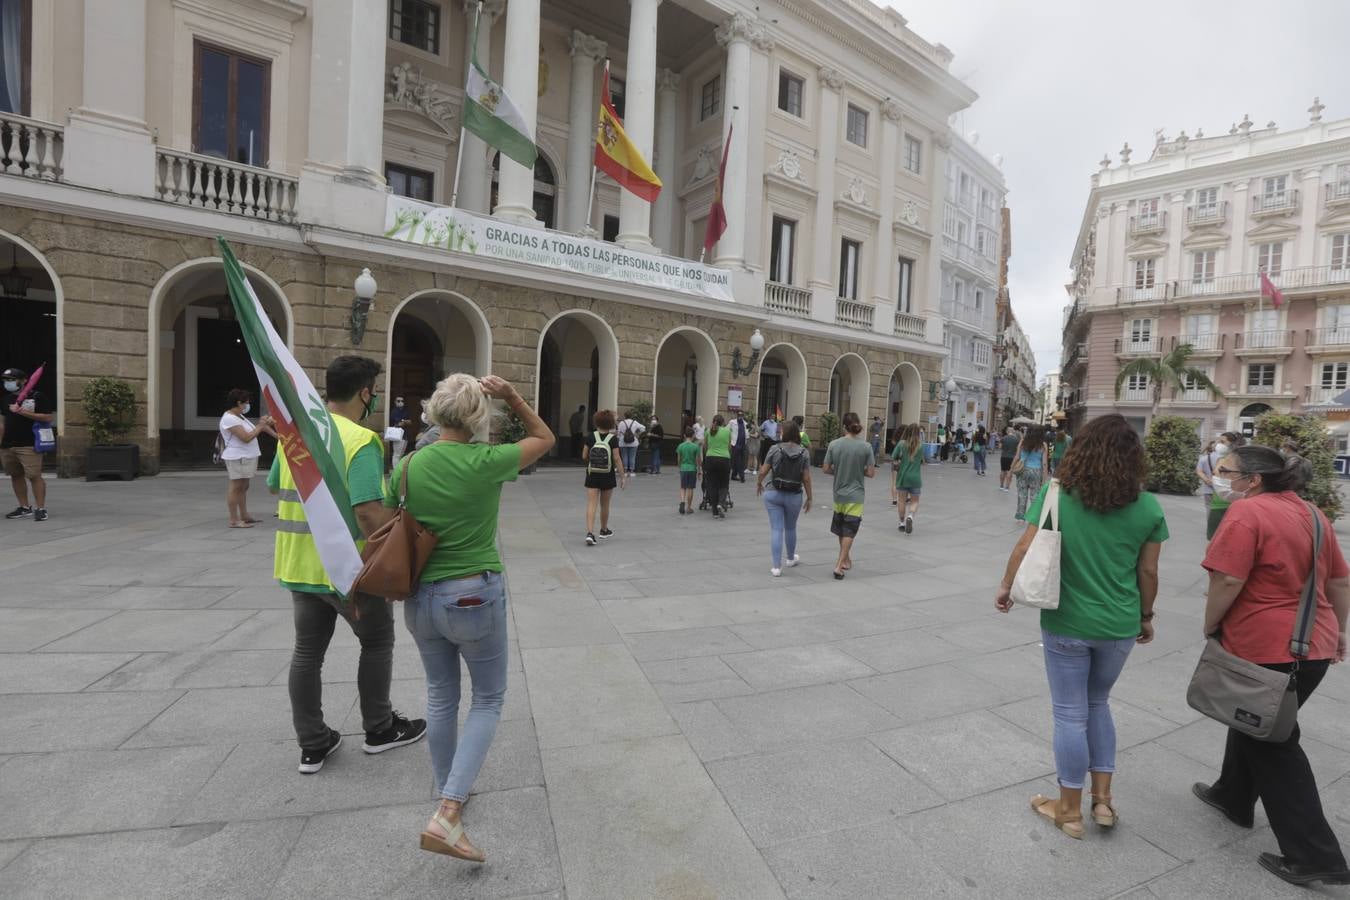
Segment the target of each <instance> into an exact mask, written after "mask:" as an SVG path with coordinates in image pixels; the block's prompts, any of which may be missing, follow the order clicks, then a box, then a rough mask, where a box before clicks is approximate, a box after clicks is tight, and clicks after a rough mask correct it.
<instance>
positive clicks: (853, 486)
mask: <svg viewBox="0 0 1350 900" xmlns="http://www.w3.org/2000/svg"><path fill="white" fill-rule="evenodd" d="M876 464H877V459H876V457H875V456H874V455H873V454H872V445H871V444H869V443H868V442H867V441H865V440H862V439H861V438H854V437H841V438H835V439H834V440H832V441H830V445H829V446H828V447H826V448H825V465H827V466H833V467H834V502H835V503H862V502H863V479H864V478H866V477H867V470H868V469H870V468H872V467H873V466H875V465H876Z"/></svg>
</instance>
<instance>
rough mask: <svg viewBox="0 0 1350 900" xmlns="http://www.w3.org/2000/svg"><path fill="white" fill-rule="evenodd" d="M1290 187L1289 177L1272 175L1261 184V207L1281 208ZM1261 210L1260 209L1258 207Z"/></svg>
mask: <svg viewBox="0 0 1350 900" xmlns="http://www.w3.org/2000/svg"><path fill="white" fill-rule="evenodd" d="M1288 187H1289V176H1288V175H1272V176H1270V177H1269V178H1266V179H1265V180H1264V181H1262V183H1261V206H1280V205H1281V204H1283V203H1284V200H1285V197H1284V193H1285V191H1286V190H1287V189H1288ZM1258 208H1259V207H1258Z"/></svg>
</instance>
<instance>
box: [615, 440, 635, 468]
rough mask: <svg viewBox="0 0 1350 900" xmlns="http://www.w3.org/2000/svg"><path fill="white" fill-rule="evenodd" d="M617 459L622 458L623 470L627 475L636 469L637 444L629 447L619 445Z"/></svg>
mask: <svg viewBox="0 0 1350 900" xmlns="http://www.w3.org/2000/svg"><path fill="white" fill-rule="evenodd" d="M619 459H621V460H623V470H624V471H625V472H627V473H628V474H629V475H632V474H633V473H634V472H636V471H637V444H634V445H633V446H631V447H619Z"/></svg>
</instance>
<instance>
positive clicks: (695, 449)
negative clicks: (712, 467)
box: [675, 441, 699, 472]
mask: <svg viewBox="0 0 1350 900" xmlns="http://www.w3.org/2000/svg"><path fill="white" fill-rule="evenodd" d="M698 454H699V446H698V444H696V443H694V442H693V441H681V442H680V445H679V446H678V447H676V448H675V456H676V457H678V458H679V460H680V471H681V472H697V471H698Z"/></svg>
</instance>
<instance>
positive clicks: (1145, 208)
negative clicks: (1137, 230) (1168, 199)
mask: <svg viewBox="0 0 1350 900" xmlns="http://www.w3.org/2000/svg"><path fill="white" fill-rule="evenodd" d="M1158 202H1159V200H1158V198H1157V197H1150V198H1149V199H1147V200H1140V201H1139V217H1138V218H1137V219H1136V220H1135V221H1137V222H1138V223H1139V227H1141V228H1147V227H1151V226H1153V225H1157V224H1158V221H1159V219H1158Z"/></svg>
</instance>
